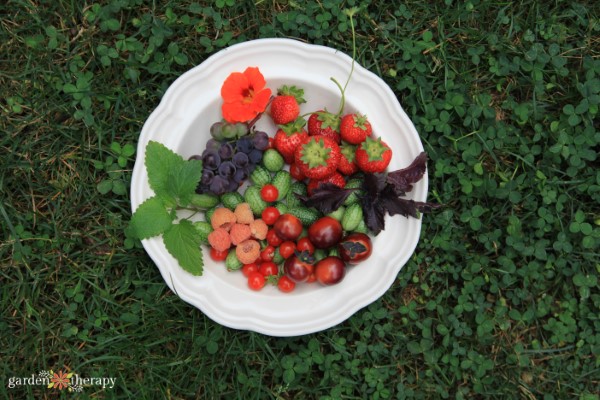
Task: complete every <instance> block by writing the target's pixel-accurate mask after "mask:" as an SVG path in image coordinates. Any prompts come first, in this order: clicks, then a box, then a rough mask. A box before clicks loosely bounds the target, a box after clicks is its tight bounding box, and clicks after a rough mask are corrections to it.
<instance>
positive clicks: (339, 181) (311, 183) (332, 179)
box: [306, 172, 346, 196]
mask: <svg viewBox="0 0 600 400" xmlns="http://www.w3.org/2000/svg"><path fill="white" fill-rule="evenodd" d="M323 183H333V184H334V185H335V186H337V187H340V188H343V187H344V186H346V180H345V179H344V176H343V175H342V174H340V173H339V172H334V173H333V174H331V175H329V177H327V178H324V179H309V180H308V185H306V191H307V192H308V195H309V196H310V195H312V194H313V191H314V190H315V189H316V188H318V187H319V185H321V184H323Z"/></svg>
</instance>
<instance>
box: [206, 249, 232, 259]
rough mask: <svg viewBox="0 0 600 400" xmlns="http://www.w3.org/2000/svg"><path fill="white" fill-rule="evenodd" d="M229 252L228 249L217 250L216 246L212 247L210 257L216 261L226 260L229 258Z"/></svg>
mask: <svg viewBox="0 0 600 400" xmlns="http://www.w3.org/2000/svg"><path fill="white" fill-rule="evenodd" d="M227 254H229V252H228V251H227V250H223V251H221V250H217V249H214V248H212V247H211V248H210V258H212V259H213V260H215V261H225V259H226V258H227Z"/></svg>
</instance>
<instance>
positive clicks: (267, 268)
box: [258, 261, 279, 276]
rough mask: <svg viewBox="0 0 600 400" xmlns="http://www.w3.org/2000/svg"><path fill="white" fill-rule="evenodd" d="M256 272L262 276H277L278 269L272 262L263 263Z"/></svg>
mask: <svg viewBox="0 0 600 400" xmlns="http://www.w3.org/2000/svg"><path fill="white" fill-rule="evenodd" d="M258 272H260V273H261V274H263V275H264V276H269V275H277V274H279V268H278V267H277V264H275V263H274V262H272V261H265V262H263V263H261V264H260V268H259V269H258Z"/></svg>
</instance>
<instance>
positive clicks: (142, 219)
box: [127, 141, 204, 275]
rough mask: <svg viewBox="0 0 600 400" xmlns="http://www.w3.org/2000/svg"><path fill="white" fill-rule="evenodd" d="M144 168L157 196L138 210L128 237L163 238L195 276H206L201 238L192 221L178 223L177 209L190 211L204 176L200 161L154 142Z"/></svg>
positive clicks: (147, 153) (175, 255) (168, 248)
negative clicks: (184, 156)
mask: <svg viewBox="0 0 600 400" xmlns="http://www.w3.org/2000/svg"><path fill="white" fill-rule="evenodd" d="M144 165H145V166H146V171H147V172H148V183H149V184H150V188H152V190H153V191H154V196H152V197H150V198H148V199H146V200H145V201H144V202H143V203H142V204H140V205H139V207H138V208H137V209H136V210H135V212H134V213H133V215H132V217H131V221H130V223H129V227H128V230H127V232H128V234H129V235H130V236H133V237H134V238H136V239H140V240H142V239H148V238H150V237H153V236H158V235H162V239H163V243H164V244H165V247H166V248H167V251H168V252H169V253H170V254H171V255H172V256H173V257H174V258H175V259H176V260H177V262H178V263H179V265H180V266H181V267H182V268H183V269H184V270H186V271H187V272H189V273H191V274H192V275H202V271H203V268H204V262H203V259H202V248H201V247H200V244H201V241H202V239H201V236H200V234H199V233H198V231H197V230H196V229H195V228H194V226H193V224H192V222H191V221H189V220H187V219H182V220H180V221H178V222H176V217H177V210H178V209H181V208H188V209H189V208H190V204H191V202H192V198H193V197H194V195H195V193H196V187H197V185H198V182H199V181H200V177H201V176H202V162H201V161H200V160H185V159H184V158H183V157H181V156H180V155H179V154H177V153H175V152H174V151H172V150H170V149H169V148H167V147H166V146H165V145H163V144H161V143H159V142H155V141H150V142H148V145H147V146H146V154H145V158H144Z"/></svg>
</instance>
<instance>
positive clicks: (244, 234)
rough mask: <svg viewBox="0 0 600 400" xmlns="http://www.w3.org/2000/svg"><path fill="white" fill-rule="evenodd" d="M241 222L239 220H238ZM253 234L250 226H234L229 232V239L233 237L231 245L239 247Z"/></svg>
mask: <svg viewBox="0 0 600 400" xmlns="http://www.w3.org/2000/svg"><path fill="white" fill-rule="evenodd" d="M238 221H239V220H238ZM250 236H251V232H250V226H248V225H245V224H233V226H232V227H231V230H230V231H229V237H231V243H233V244H234V245H238V244H240V243H242V242H243V241H244V240H246V239H250Z"/></svg>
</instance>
